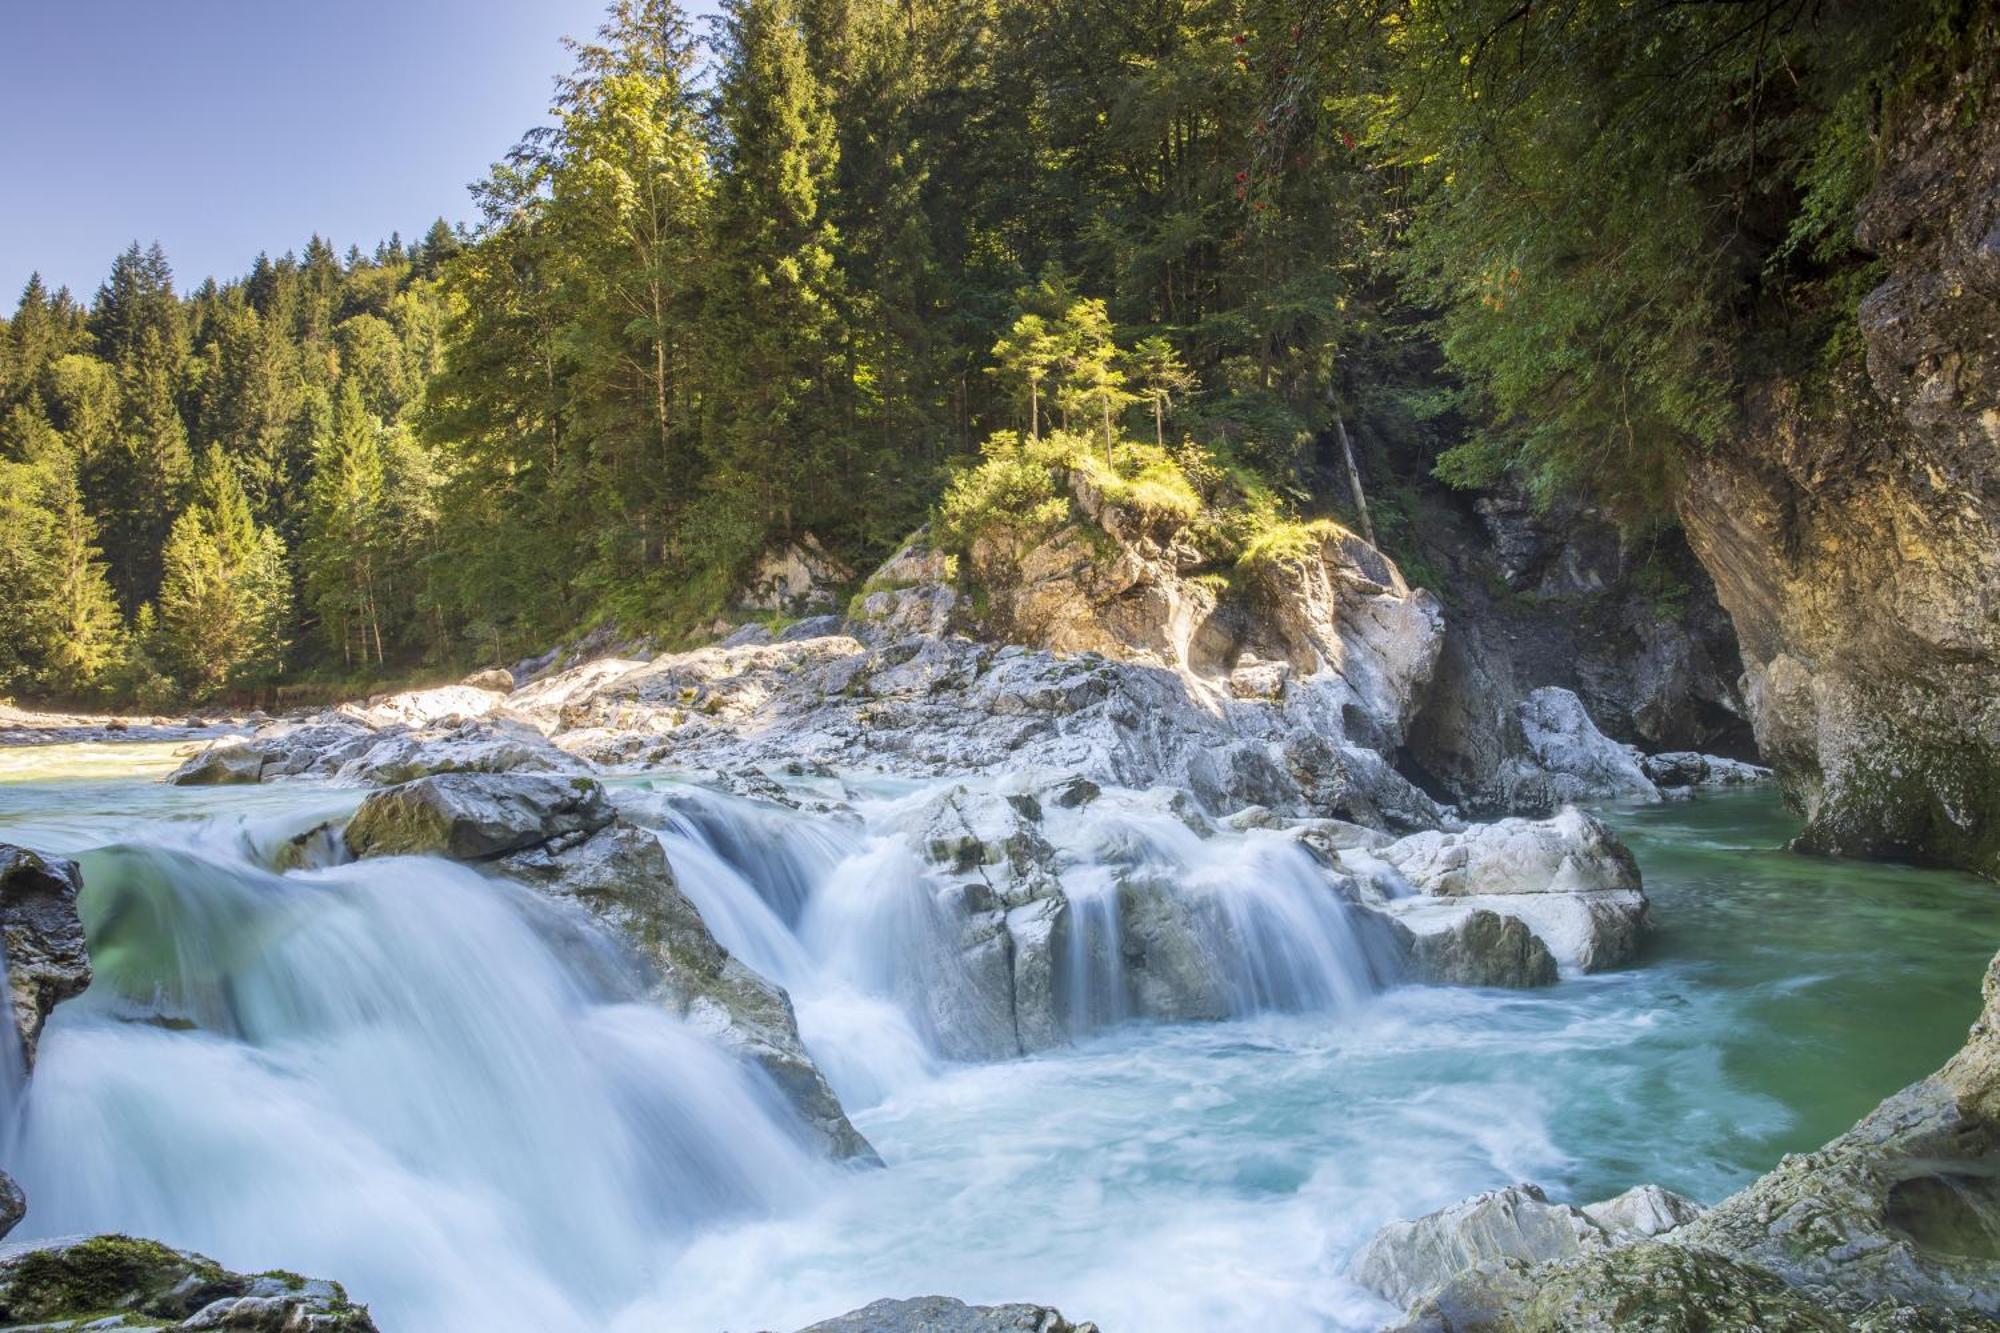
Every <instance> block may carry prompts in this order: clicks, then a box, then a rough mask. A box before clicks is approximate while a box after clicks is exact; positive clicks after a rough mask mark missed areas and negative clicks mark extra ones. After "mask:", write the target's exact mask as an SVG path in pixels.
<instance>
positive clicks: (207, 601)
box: [158, 445, 291, 697]
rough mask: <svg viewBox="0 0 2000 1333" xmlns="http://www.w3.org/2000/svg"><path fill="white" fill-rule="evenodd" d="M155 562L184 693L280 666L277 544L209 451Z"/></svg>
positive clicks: (163, 632)
mask: <svg viewBox="0 0 2000 1333" xmlns="http://www.w3.org/2000/svg"><path fill="white" fill-rule="evenodd" d="M160 563H161V567H162V574H161V580H160V596H159V602H158V607H159V612H158V614H159V632H160V639H161V647H162V649H163V653H164V656H165V658H166V661H167V663H168V665H169V666H170V668H171V669H172V671H173V672H174V674H175V676H176V677H177V678H178V679H179V680H180V682H181V683H182V685H183V686H184V687H185V688H186V689H187V690H188V692H189V693H190V694H192V695H194V696H196V697H206V696H208V695H211V694H213V693H215V692H216V691H217V690H219V689H221V688H222V687H224V686H225V685H231V684H245V683H250V682H252V681H254V680H256V679H258V678H260V677H264V676H268V675H270V674H273V673H275V672H276V671H277V670H279V669H280V667H281V666H282V665H283V654H284V649H285V646H286V642H285V637H286V628H287V626H288V624H289V623H290V612H291V580H290V575H289V573H288V572H287V570H286V568H285V551H284V546H283V543H281V542H280V541H279V540H278V536H277V534H276V533H275V532H273V531H272V530H271V529H270V528H268V527H264V526H262V525H260V524H258V523H257V521H256V520H255V519H254V518H253V517H252V516H251V513H250V502H249V500H248V499H247V498H246V497H245V496H244V494H243V487H242V485H241V483H239V482H238V481H237V479H236V471H235V469H234V468H233V467H231V466H230V464H229V460H228V459H227V458H225V457H224V456H223V454H222V451H221V450H220V449H219V448H217V447H215V446H212V445H211V446H210V447H209V449H208V452H207V453H205V454H204V455H203V456H202V466H201V476H200V484H199V492H198V497H197V499H196V500H195V502H194V503H193V504H191V505H190V506H189V507H188V508H187V510H186V511H185V512H183V513H182V514H181V516H180V517H179V518H178V519H176V520H175V521H174V526H173V531H172V532H171V533H170V534H169V535H168V538H167V542H166V546H165V548H164V549H163V550H162V552H161V556H160Z"/></svg>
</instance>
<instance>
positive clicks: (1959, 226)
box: [1680, 20, 2000, 876]
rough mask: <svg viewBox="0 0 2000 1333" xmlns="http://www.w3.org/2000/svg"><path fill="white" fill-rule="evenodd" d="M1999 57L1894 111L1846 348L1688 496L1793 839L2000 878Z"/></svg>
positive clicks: (1696, 473)
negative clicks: (1799, 816)
mask: <svg viewBox="0 0 2000 1333" xmlns="http://www.w3.org/2000/svg"><path fill="white" fill-rule="evenodd" d="M1988 22H1989V26H1988V27H1987V29H1986V30H1985V33H1984V35H1983V36H1982V37H1970V38H1968V39H1967V40H1968V41H1970V42H1978V41H1982V40H1983V41H1985V42H1986V43H1987V47H1986V52H1987V55H1986V57H1985V58H1983V59H1981V60H1978V61H1974V62H1973V63H1972V67H1971V69H1970V70H1969V71H1967V72H1965V73H1963V74H1960V75H1958V76H1956V78H1955V80H1954V81H1953V82H1952V83H1951V84H1950V86H1949V88H1948V89H1947V90H1946V91H1945V92H1944V93H1943V94H1942V95H1940V96H1935V97H1932V98H1930V99H1928V100H1926V101H1923V102H1921V103H1920V104H1918V105H1915V106H1911V107H1908V108H1906V109H1905V110H1903V111H1902V112H1900V113H1899V114H1898V115H1897V116H1896V117H1895V118H1894V133H1893V134H1890V135H1889V136H1887V138H1886V139H1885V141H1884V143H1883V144H1882V145H1881V150H1880V151H1881V154H1882V159H1881V160H1882V166H1881V168H1880V171H1879V173H1878V177H1877V180H1876V182H1875V184H1874V187H1873V189H1872V190H1871V192H1870V193H1869V194H1868V196H1867V197H1866V198H1865V200H1864V201H1863V202H1862V205H1861V208H1860V214H1859V223H1858V228H1857V232H1856V238H1857V242H1858V244H1859V246H1860V247H1861V248H1863V249H1865V250H1867V251H1869V252H1870V253H1872V254H1874V255H1875V256H1877V257H1878V259H1879V265H1880V273H1881V281H1880V283H1879V285H1877V286H1876V287H1875V289H1874V290H1873V291H1872V292H1870V293H1869V294H1868V296H1867V297H1866V298H1865V299H1863V300H1862V302H1861V304H1860V307H1859V313H1858V319H1857V322H1856V326H1855V328H1856V331H1857V332H1858V335H1859V336H1858V339H1856V340H1854V342H1855V350H1853V351H1852V352H1850V353H1849V354H1848V355H1847V356H1846V357H1845V359H1844V360H1843V361H1842V362H1841V363H1840V365H1839V366H1838V367H1837V368H1836V369H1835V370H1833V371H1832V372H1830V373H1828V374H1825V375H1820V376H1816V377H1815V378H1814V379H1813V381H1812V382H1811V383H1810V384H1807V383H1804V382H1799V381H1779V382H1770V383H1765V384H1763V385H1760V386H1759V387H1758V388H1757V390H1756V391H1755V392H1754V393H1753V394H1752V395H1751V396H1750V400H1749V403H1748V423H1747V428H1746V430H1745V431H1744V433H1743V434H1742V436H1741V438H1740V439H1738V440H1735V441H1733V442H1731V443H1728V444H1726V445H1724V446H1721V447H1718V448H1715V449H1713V450H1709V451H1705V452H1703V453H1702V454H1700V455H1699V456H1698V457H1695V458H1693V459H1692V460H1691V461H1690V466H1689V471H1688V476H1687V482H1686V486H1685V489H1684V494H1683V496H1682V499H1681V502H1680V508H1681V513H1682V517H1683V520H1684V522H1685V525H1686V527H1687V530H1688V534H1689V536H1690V539H1691V541H1692V543H1693V546H1694V549H1695V552H1696V554H1697V555H1699V556H1700V558H1701V561H1702V563H1703V564H1704V565H1705V566H1706V567H1707V568H1708V570H1709V572H1710V573H1711V574H1712V575H1713V576H1714V578H1715V585H1716V590H1717V592H1718V593H1719V595H1720V596H1721V599H1722V602H1723V605H1725V606H1726V607H1728V608H1729V612H1730V615H1731V616H1732V617H1733V618H1734V620H1735V623H1736V628H1737V632H1738V634H1739V636H1740V638H1741V640H1742V646H1743V658H1744V664H1745V667H1746V669H1747V671H1748V681H1749V690H1748V697H1749V702H1750V707H1751V713H1752V717H1753V719H1754V721H1755V723H1756V730H1757V739H1758V745H1759V748H1760V750H1761V751H1762V754H1763V757H1764V758H1765V760H1766V761H1767V762H1769V763H1771V764H1773V765H1774V766H1775V767H1776V768H1777V771H1778V774H1779V777H1780V779H1781V780H1782V782H1783V784H1784V788H1785V791H1786V793H1787V795H1788V796H1789V797H1790V799H1791V800H1792V801H1793V802H1794V803H1795V804H1796V805H1797V806H1798V808H1799V809H1800V810H1801V811H1803V812H1804V814H1805V816H1806V818H1807V821H1808V824H1807V828H1806V831H1805V833H1804V834H1803V835H1802V837H1801V839H1800V843H1801V846H1802V847H1804V848H1806V849H1808V850H1813V851H1820V852H1829V853H1837V854H1841V855H1853V856H1879V857H1892V858H1911V859H1917V860H1922V861H1926V862H1932V863H1940V864H1946V865H1954V866H1962V867H1966V868H1969V869H1973V870H1976V871H1979V872H1981V873H1984V874H1986V875H1989V876H2000V692H1996V691H1995V690H1994V688H1993V682H1994V680H1995V679H1996V678H2000V610H1996V608H2000V488H1996V486H1995V484H1994V478H1995V477H2000V120H1996V118H1995V117H1993V116H1992V115H1990V114H1986V113H1985V111H1984V110H1983V108H1984V107H1985V106H1986V104H1987V103H1988V102H1990V100H1991V98H1992V96H1993V95H1994V82H1995V76H1994V73H1993V61H1992V59H1991V50H1992V44H1991V42H1992V37H1991V32H1992V30H1991V27H1990V20H1988Z"/></svg>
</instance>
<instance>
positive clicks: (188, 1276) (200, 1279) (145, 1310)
mask: <svg viewBox="0 0 2000 1333" xmlns="http://www.w3.org/2000/svg"><path fill="white" fill-rule="evenodd" d="M237 1285H240V1280H239V1281H238V1283H237ZM234 1289H235V1287H234V1286H232V1285H231V1277H230V1274H229V1273H227V1272H226V1271H225V1270H224V1269H223V1268H222V1267H221V1266H220V1265H218V1264H215V1263H212V1262H211V1261H209V1260H207V1259H203V1258H201V1257H200V1256H198V1255H183V1254H181V1253H180V1252H178V1251H176V1250H173V1249H170V1248H168V1247H167V1246H165V1245H162V1244H160V1243H159V1242H158V1241H150V1240H139V1239H136V1238H134V1237H131V1236H119V1235H112V1236H95V1237H92V1238H91V1239H89V1240H86V1241H83V1242H81V1243H79V1244H76V1245H70V1246H66V1247H64V1248H61V1249H45V1250H33V1251H30V1252H29V1253H27V1254H25V1255H23V1256H22V1257H21V1258H20V1259H18V1260H16V1261H15V1262H14V1263H13V1264H12V1265H11V1267H10V1269H9V1270H8V1272H7V1274H6V1278H5V1288H4V1293H0V1320H6V1321H9V1322H26V1321H29V1320H40V1319H77V1318H85V1317H94V1316H97V1315H100V1314H109V1313H117V1312H122V1311H137V1312H139V1313H141V1314H148V1315H153V1316H156V1317H161V1318H184V1317H185V1316H186V1315H187V1314H189V1313H192V1312H193V1310H195V1309H198V1308H199V1307H200V1306H201V1305H203V1304H206V1303H207V1301H208V1300H209V1299H219V1298H220V1297H222V1296H226V1295H228V1294H230V1292H231V1291H232V1290H234ZM211 1292H212V1293H213V1294H212V1295H210V1294H209V1293H211ZM183 1307H185V1308H183Z"/></svg>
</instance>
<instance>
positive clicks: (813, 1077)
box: [492, 819, 876, 1160]
mask: <svg viewBox="0 0 2000 1333" xmlns="http://www.w3.org/2000/svg"><path fill="white" fill-rule="evenodd" d="M492 869H493V870H494V871H496V872H497V873H499V874H501V875H504V876H506V877H507V878H509V879H513V880H516V881H518V882H520V883H523V884H527V885H529V886H530V887H532V888H534V889H535V890H537V891H538V892H540V893H543V894H546V895H547V896H549V897H551V898H553V899H557V900H560V901H564V902H568V903H571V904H573V905H575V906H576V907H578V908H580V909H581V910H583V911H585V912H587V913H589V914H590V915H591V916H593V917H595V918H596V919H597V920H598V921H600V922H602V923H604V924H605V925H606V926H609V927H610V928H611V929H612V930H613V931H614V932H615V933H616V934H617V935H618V936H619V937H620V938H621V939H623V940H625V941H626V942H627V943H628V944H629V945H631V946H632V947H633V948H634V949H635V950H636V951H637V952H638V954H639V956H640V957H641V958H642V959H644V960H645V962H646V963H647V964H649V965H650V967H651V968H652V969H653V971H654V973H655V979H656V983H657V986H656V992H657V994H658V996H659V998H660V999H661V1000H662V1001H663V1002H664V1003H665V1004H666V1005H667V1006H668V1007H669V1008H671V1009H673V1010H674V1011H675V1012H676V1013H678V1014H680V1015H681V1016H682V1017H683V1018H685V1019H687V1020H688V1022H689V1023H690V1024H692V1025H693V1026H694V1027H695V1028H697V1029H699V1030H701V1031H703V1032H705V1033H707V1034H708V1035H709V1036H711V1037H713V1038H714V1039H716V1040H717V1041H718V1042H719V1043H720V1044H721V1045H723V1046H724V1047H726V1048H728V1049H730V1050H732V1051H734V1052H736V1053H737V1054H738V1055H739V1056H741V1057H743V1058H744V1059H746V1060H748V1061H749V1062H750V1063H752V1064H754V1065H756V1066H757V1067H758V1068H759V1069H761V1070H763V1071H764V1073H766V1074H767V1075H769V1076H770V1078H771V1080H772V1082H773V1083H775V1084H776V1085H777V1087H778V1088H779V1090H780V1091H781V1092H783V1093H784V1095H785V1097H786V1098H787V1100H789V1101H790V1102H791V1103H792V1105H793V1106H794V1107H796V1108H797V1109H798V1111H799V1112H800V1114H801V1115H802V1116H803V1117H804V1120H805V1123H806V1125H807V1127H808V1128H809V1129H810V1131H811V1132H812V1134H813V1136H814V1138H815V1139H816V1140H817V1141H818V1145H819V1146H820V1147H821V1148H823V1149H825V1150H826V1151H827V1152H828V1153H829V1154H830V1155H832V1156H834V1157H836V1158H843V1159H845V1158H859V1159H864V1160H876V1159H875V1151H874V1149H873V1148H871V1147H870V1146H869V1144H868V1141H867V1140H866V1139H864V1138H863V1137H862V1136H861V1135H860V1133H858V1132H857V1131H856V1130H855V1128H854V1126H853V1125H852V1124H850V1123H849V1122H848V1119H847V1115H846V1112H844V1111H843V1110H842V1109H841V1106H840V1101H839V1099H838V1098H837V1097H835V1096H834V1093H833V1089H832V1088H831V1087H829V1086H828V1085H827V1082H826V1079H825V1077H824V1076H823V1075H822V1074H821V1073H820V1071H819V1068H818V1066H817V1065H815V1064H814V1063H813V1060H812V1057H811V1056H810V1055H809V1054H807V1052H806V1049H805V1045H804V1043H803V1042H802V1041H801V1040H800V1038H799V1028H798V1018H797V1016H796V1015H795V1014H794V1013H793V1010H792V1003H791V999H790V997H789V996H787V995H786V994H785V992H784V991H783V989H781V988H780V987H778V986H775V985H773V984H772V983H771V982H769V981H767V980H765V979H764V978H763V977H761V976H759V975H758V974H757V973H755V972H753V971H752V970H751V969H750V968H748V967H746V966H744V965H743V963H742V962H741V961H739V960H738V959H736V958H733V957H731V956H730V954H729V953H728V952H727V951H726V950H725V949H723V947H722V946H721V945H720V944H718V943H716V941H715V937H714V936H713V935H711V934H710V933H709V929H708V925H707V923H706V922H704V921H703V920H702V917H701V912H700V911H699V909H697V908H696V907H695V905H694V904H693V903H692V902H690V901H689V900H688V898H687V895H685V894H684V893H682V892H681V889H680V885H679V884H678V882H677V881H676V880H675V878H674V873H673V868H672V866H671V865H669V863H668V861H667V856H666V853H665V852H664V851H663V850H662V849H661V847H660V842H659V839H658V838H657V837H655V836H654V835H653V834H651V833H649V832H647V831H646V830H644V829H640V828H637V827H635V826H633V825H631V824H628V823H626V822H625V821H624V820H622V819H620V820H615V821H613V822H610V823H608V824H605V825H603V826H602V827H598V828H595V829H588V830H586V829H583V828H579V829H577V830H575V831H572V832H569V833H565V834H561V835H558V836H556V837H554V838H552V839H550V840H548V841H545V842H543V843H542V844H541V845H539V846H536V847H532V848H529V849H527V850H524V851H518V852H514V853H512V854H510V855H507V856H504V857H502V858H500V859H499V860H498V861H497V862H493V863H492Z"/></svg>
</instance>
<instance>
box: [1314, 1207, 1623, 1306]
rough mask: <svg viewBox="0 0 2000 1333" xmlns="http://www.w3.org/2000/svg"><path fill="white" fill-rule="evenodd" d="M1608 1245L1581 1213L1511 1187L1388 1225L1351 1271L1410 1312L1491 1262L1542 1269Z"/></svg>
mask: <svg viewBox="0 0 2000 1333" xmlns="http://www.w3.org/2000/svg"><path fill="white" fill-rule="evenodd" d="M1610 1244H1611V1237H1610V1235H1609V1233H1607V1232H1606V1231H1605V1230H1604V1228H1602V1227H1600V1226H1598V1225H1597V1223H1595V1222H1593V1221H1591V1220H1590V1218H1588V1217H1586V1216H1585V1215H1584V1213H1583V1212H1582V1210H1580V1209H1577V1208H1572V1207H1570V1206H1569V1205H1568V1204H1565V1203H1556V1202H1553V1201H1551V1200H1550V1199H1549V1197H1548V1195H1546V1194H1544V1193H1543V1192H1542V1191H1541V1189H1540V1187H1538V1186H1535V1185H1527V1184H1522V1185H1509V1186H1507V1187H1506V1188H1505V1189H1497V1190H1489V1191H1488V1192H1486V1193H1484V1194H1475V1195H1473V1196H1472V1197H1471V1198H1469V1199H1465V1200H1462V1201H1461V1202H1458V1203H1455V1204H1452V1205H1451V1206H1449V1207H1447V1208H1441V1209H1439V1210H1438V1211H1437V1212H1434V1213H1428V1214H1426V1215H1424V1216H1423V1217H1419V1218H1414V1219H1412V1220H1409V1221H1400V1222H1391V1223H1389V1224H1388V1225H1387V1226H1385V1227H1383V1228H1382V1229H1381V1230H1380V1231H1378V1232H1376V1233H1375V1236H1374V1238H1373V1239H1372V1240H1370V1241H1369V1242H1368V1243H1367V1244H1366V1245H1364V1246H1363V1247H1362V1248H1361V1251H1360V1253H1358V1254H1357V1255H1356V1256H1355V1257H1354V1261H1353V1263H1352V1264H1351V1265H1350V1266H1349V1269H1348V1271H1349V1273H1350V1274H1351V1275H1352V1277H1353V1278H1354V1280H1355V1281H1356V1282H1359V1283H1360V1284H1361V1285H1362V1286H1364V1287H1367V1288H1368V1289H1369V1290H1370V1291H1373V1292H1375V1293H1376V1294H1377V1295H1379V1296H1381V1297H1383V1298H1384V1299H1386V1300H1389V1301H1392V1302H1394V1303H1395V1304H1396V1305H1399V1306H1409V1305H1411V1304H1413V1303H1414V1302H1416V1301H1418V1300H1421V1299H1422V1298H1424V1297H1426V1296H1429V1295H1431V1294H1433V1293H1435V1292H1436V1291H1438V1290H1440V1289H1441V1288H1442V1287H1444V1285H1445V1284H1446V1283H1447V1282H1449V1281H1451V1279H1452V1278H1454V1277H1456V1276H1457V1275H1458V1274H1460V1273H1462V1272H1464V1271H1465V1270H1466V1269H1469V1268H1473V1267H1476V1266H1478V1265H1480V1264H1483V1263H1487V1262H1489V1261H1491V1260H1495V1259H1517V1260H1521V1261H1524V1262H1527V1263H1543V1262H1546V1261H1548V1260H1551V1259H1566V1258H1569V1257H1571V1256H1572V1255H1578V1254H1583V1253H1585V1252H1586V1251H1590V1250H1598V1249H1603V1248H1605V1247H1606V1246H1608V1245H1610Z"/></svg>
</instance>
